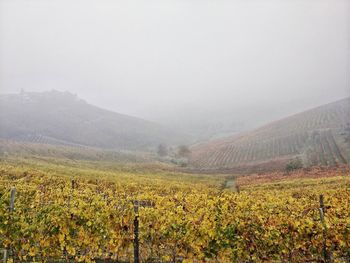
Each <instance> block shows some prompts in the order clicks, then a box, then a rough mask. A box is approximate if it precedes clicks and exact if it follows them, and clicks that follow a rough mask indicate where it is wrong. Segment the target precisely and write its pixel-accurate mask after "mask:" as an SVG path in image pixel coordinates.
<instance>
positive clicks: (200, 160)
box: [191, 98, 350, 171]
mask: <svg viewBox="0 0 350 263" xmlns="http://www.w3.org/2000/svg"><path fill="white" fill-rule="evenodd" d="M349 133H350V98H346V99H343V100H340V101H337V102H333V103H330V104H327V105H323V106H320V107H317V108H314V109H311V110H308V111H305V112H302V113H299V114H296V115H293V116H290V117H287V118H284V119H282V120H279V121H276V122H273V123H270V124H268V125H266V126H263V127H261V128H259V129H256V130H254V131H251V132H247V133H243V134H239V135H237V136H233V137H228V138H225V139H221V140H216V141H212V142H209V143H204V144H200V145H196V146H193V147H192V149H191V150H192V156H191V164H192V166H193V167H194V168H196V169H202V170H235V171H256V170H274V169H281V168H282V167H284V166H285V164H286V163H287V162H288V161H289V160H291V159H293V158H295V157H300V158H301V159H302V161H303V163H304V165H305V166H311V165H334V164H340V163H348V162H349V160H350V140H349Z"/></svg>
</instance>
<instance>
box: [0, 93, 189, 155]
mask: <svg viewBox="0 0 350 263" xmlns="http://www.w3.org/2000/svg"><path fill="white" fill-rule="evenodd" d="M0 138H3V139H12V140H20V141H27V142H28V141H29V142H37V143H46V144H58V145H69V146H90V147H97V148H103V149H113V150H150V149H154V148H155V147H156V146H157V145H158V144H160V143H167V144H169V145H172V144H174V145H177V144H180V143H185V142H187V139H186V136H184V135H182V134H179V133H176V132H174V131H172V130H170V129H167V128H165V127H163V126H161V125H158V124H156V123H153V122H149V121H146V120H143V119H140V118H136V117H131V116H127V115H123V114H118V113H115V112H111V111H107V110H104V109H101V108H98V107H95V106H93V105H90V104H88V103H87V102H85V101H83V100H81V99H79V97H77V96H76V95H74V94H71V93H69V92H58V91H49V92H21V93H20V94H9V95H1V96H0Z"/></svg>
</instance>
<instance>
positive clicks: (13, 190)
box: [3, 187, 16, 263]
mask: <svg viewBox="0 0 350 263" xmlns="http://www.w3.org/2000/svg"><path fill="white" fill-rule="evenodd" d="M15 197H16V188H14V187H13V188H11V193H10V207H9V212H10V214H11V213H12V212H13V210H14V209H15ZM8 257H9V255H8V250H7V249H6V248H5V249H4V257H3V263H6V262H7V260H8Z"/></svg>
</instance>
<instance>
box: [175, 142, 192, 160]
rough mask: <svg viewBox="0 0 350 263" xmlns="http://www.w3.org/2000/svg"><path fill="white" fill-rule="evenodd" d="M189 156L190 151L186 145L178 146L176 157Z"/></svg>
mask: <svg viewBox="0 0 350 263" xmlns="http://www.w3.org/2000/svg"><path fill="white" fill-rule="evenodd" d="M190 154H191V151H190V149H189V148H188V147H187V146H186V145H180V146H179V147H178V149H177V156H178V157H180V158H188V157H189V156H190Z"/></svg>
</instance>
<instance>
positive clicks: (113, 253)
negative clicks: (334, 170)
mask: <svg viewBox="0 0 350 263" xmlns="http://www.w3.org/2000/svg"><path fill="white" fill-rule="evenodd" d="M56 168H57V170H58V172H56V173H53V172H52V171H53V170H54V169H51V168H50V167H46V168H45V169H44V168H38V167H36V168H33V167H29V166H28V167H27V166H25V165H24V166H21V167H20V168H18V167H16V166H14V165H9V164H4V163H2V164H1V168H0V169H1V170H0V173H1V177H0V248H8V249H11V251H13V253H14V255H13V259H11V260H14V261H16V260H17V261H35V262H38V261H39V262H46V261H50V260H52V259H59V258H63V259H67V260H72V261H75V262H94V261H95V260H97V259H113V260H120V261H131V260H132V259H133V238H134V235H133V230H134V229H133V221H134V218H135V211H134V209H133V203H132V201H134V200H149V201H151V202H152V203H153V204H154V206H153V207H144V208H142V207H141V208H140V209H139V213H138V216H139V221H140V256H141V259H142V261H146V260H150V261H151V260H158V261H159V260H160V261H163V262H175V261H182V262H248V261H252V262H271V261H276V262H307V261H322V260H323V247H324V246H326V249H327V251H330V252H331V253H332V256H333V258H334V259H335V260H337V259H339V262H341V260H344V259H346V258H349V256H350V176H349V173H348V174H347V175H343V176H333V177H329V178H321V179H315V178H313V179H302V178H298V179H296V180H284V181H283V182H276V181H274V182H272V183H264V184H261V185H257V184H255V185H246V186H244V188H242V189H241V191H240V193H235V192H231V191H228V190H222V189H220V188H219V183H217V182H215V180H216V181H220V180H222V179H215V180H209V179H208V180H207V181H206V179H207V177H200V176H199V177H197V179H196V178H195V177H193V178H191V179H189V180H181V178H183V175H179V177H176V174H170V175H169V174H165V173H164V175H162V173H161V172H157V174H156V175H155V176H154V177H152V175H147V176H146V175H142V173H138V172H135V173H132V172H131V173H125V174H119V175H117V174H115V176H114V175H113V172H108V171H106V172H105V173H106V174H107V173H108V176H105V177H104V176H102V174H100V173H99V172H98V171H94V170H93V169H91V170H89V171H87V170H86V171H85V172H83V171H82V170H79V169H78V168H71V169H70V170H69V171H67V172H66V173H65V172H62V174H61V175H60V174H59V173H60V170H59V169H65V168H58V167H55V169H56ZM62 171H63V170H62ZM69 174H72V176H69ZM94 174H95V175H94ZM188 176H189V177H190V175H188ZM170 177H171V179H169V178H170ZM72 178H74V182H73V183H72V180H71V179H72ZM176 178H180V179H176ZM208 178H209V177H208ZM11 187H16V189H17V196H16V201H15V211H14V212H13V213H12V214H11V213H9V212H8V204H9V193H10V189H11ZM320 194H324V196H325V204H326V206H327V210H326V213H325V220H326V221H325V224H324V225H323V224H321V222H320V217H319V210H318V207H319V203H318V198H319V195H320Z"/></svg>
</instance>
